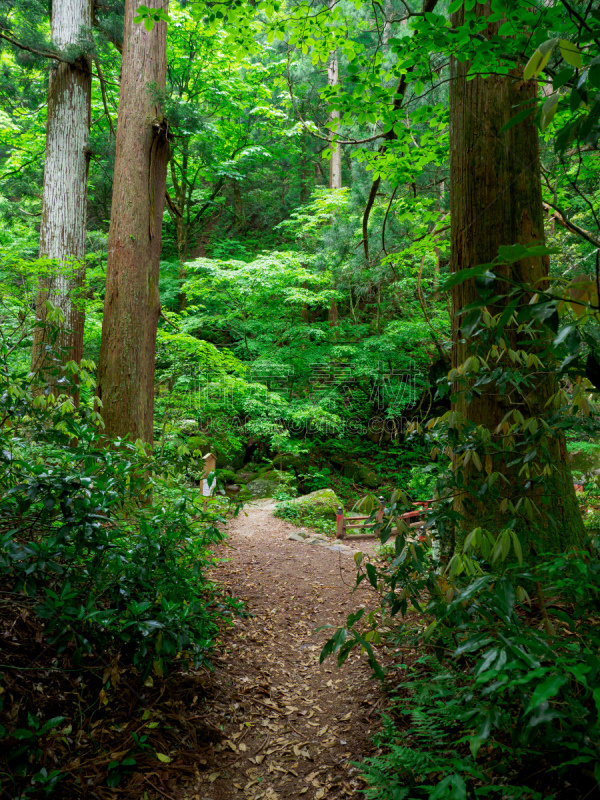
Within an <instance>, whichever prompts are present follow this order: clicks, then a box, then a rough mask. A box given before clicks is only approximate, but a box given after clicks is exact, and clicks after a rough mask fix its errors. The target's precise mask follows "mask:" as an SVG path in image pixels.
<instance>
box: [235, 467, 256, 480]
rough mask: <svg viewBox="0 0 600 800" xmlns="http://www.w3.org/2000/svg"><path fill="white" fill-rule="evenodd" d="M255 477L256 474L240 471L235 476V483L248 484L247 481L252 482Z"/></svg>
mask: <svg viewBox="0 0 600 800" xmlns="http://www.w3.org/2000/svg"><path fill="white" fill-rule="evenodd" d="M256 477H257V475H256V472H250V471H249V470H244V469H241V470H240V471H239V472H236V474H235V480H236V483H248V482H249V481H252V480H254V478H256Z"/></svg>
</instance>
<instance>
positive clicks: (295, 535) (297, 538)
mask: <svg viewBox="0 0 600 800" xmlns="http://www.w3.org/2000/svg"><path fill="white" fill-rule="evenodd" d="M285 538H286V539H291V540H292V542H304V541H306V540H305V538H304V536H300V534H299V533H288V535H287V536H286V537H285Z"/></svg>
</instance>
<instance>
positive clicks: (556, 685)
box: [525, 675, 567, 714]
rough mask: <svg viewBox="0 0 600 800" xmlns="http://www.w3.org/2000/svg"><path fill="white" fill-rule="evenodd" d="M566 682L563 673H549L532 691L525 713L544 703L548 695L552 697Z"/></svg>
mask: <svg viewBox="0 0 600 800" xmlns="http://www.w3.org/2000/svg"><path fill="white" fill-rule="evenodd" d="M566 682H567V679H566V677H565V676H564V675H549V676H548V677H547V678H546V680H545V681H542V683H540V685H539V686H538V687H537V688H536V690H535V691H534V693H533V695H532V697H531V700H530V702H529V706H528V707H527V711H526V712H525V713H526V714H528V713H529V712H530V711H532V710H533V709H534V708H537V707H538V706H539V705H541V704H542V703H545V702H546V700H548V699H549V698H550V697H554V695H555V694H557V693H558V691H559V690H560V687H561V686H563V685H564V684H565V683H566Z"/></svg>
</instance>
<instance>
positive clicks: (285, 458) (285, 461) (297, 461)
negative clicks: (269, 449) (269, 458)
mask: <svg viewBox="0 0 600 800" xmlns="http://www.w3.org/2000/svg"><path fill="white" fill-rule="evenodd" d="M305 465H306V459H304V458H302V456H294V455H292V454H291V453H284V454H283V455H281V456H276V457H275V458H274V459H273V462H272V464H271V467H270V469H282V470H285V471H289V470H294V471H295V472H300V471H301V470H303V469H304V467H305Z"/></svg>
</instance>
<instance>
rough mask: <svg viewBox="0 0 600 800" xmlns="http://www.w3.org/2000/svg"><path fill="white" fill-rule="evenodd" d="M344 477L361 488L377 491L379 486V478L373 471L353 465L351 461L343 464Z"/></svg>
mask: <svg viewBox="0 0 600 800" xmlns="http://www.w3.org/2000/svg"><path fill="white" fill-rule="evenodd" d="M344 477H345V478H350V480H353V481H354V482H355V483H360V485H361V486H366V487H367V488H368V489H377V487H378V486H379V476H378V475H377V473H376V472H375V470H372V469H371V468H370V467H363V466H361V465H360V464H355V463H353V462H352V461H346V463H345V464H344Z"/></svg>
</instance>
